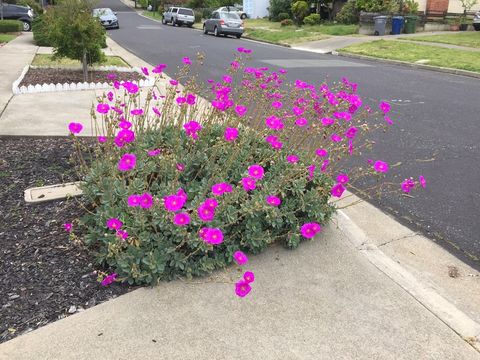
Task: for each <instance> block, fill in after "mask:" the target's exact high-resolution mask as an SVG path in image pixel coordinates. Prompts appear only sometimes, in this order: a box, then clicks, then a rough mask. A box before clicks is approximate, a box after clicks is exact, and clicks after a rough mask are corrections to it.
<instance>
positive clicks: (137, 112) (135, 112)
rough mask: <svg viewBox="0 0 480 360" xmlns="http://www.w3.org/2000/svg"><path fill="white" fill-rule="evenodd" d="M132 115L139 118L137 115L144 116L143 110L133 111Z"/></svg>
mask: <svg viewBox="0 0 480 360" xmlns="http://www.w3.org/2000/svg"><path fill="white" fill-rule="evenodd" d="M130 114H132V115H134V116H137V115H143V109H133V110H132V111H130Z"/></svg>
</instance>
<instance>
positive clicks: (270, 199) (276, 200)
mask: <svg viewBox="0 0 480 360" xmlns="http://www.w3.org/2000/svg"><path fill="white" fill-rule="evenodd" d="M265 200H266V202H267V204H269V205H272V206H279V205H280V204H281V203H282V200H280V198H278V197H276V196H273V195H269V196H267V197H266V199H265Z"/></svg>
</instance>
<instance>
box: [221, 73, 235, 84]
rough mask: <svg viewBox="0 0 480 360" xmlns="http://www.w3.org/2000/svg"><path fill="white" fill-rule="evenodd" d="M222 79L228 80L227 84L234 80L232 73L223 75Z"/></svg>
mask: <svg viewBox="0 0 480 360" xmlns="http://www.w3.org/2000/svg"><path fill="white" fill-rule="evenodd" d="M222 80H223V81H224V82H226V83H227V84H230V83H231V82H232V80H233V79H232V77H231V76H230V75H223V76H222Z"/></svg>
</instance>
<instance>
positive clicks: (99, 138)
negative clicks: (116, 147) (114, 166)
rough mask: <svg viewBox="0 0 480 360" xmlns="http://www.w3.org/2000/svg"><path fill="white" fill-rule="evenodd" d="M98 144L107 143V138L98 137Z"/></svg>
mask: <svg viewBox="0 0 480 360" xmlns="http://www.w3.org/2000/svg"><path fill="white" fill-rule="evenodd" d="M98 142H99V143H101V144H103V143H106V142H107V137H106V136H99V137H98Z"/></svg>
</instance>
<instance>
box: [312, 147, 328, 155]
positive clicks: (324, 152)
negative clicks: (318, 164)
mask: <svg viewBox="0 0 480 360" xmlns="http://www.w3.org/2000/svg"><path fill="white" fill-rule="evenodd" d="M315 154H317V156H320V157H327V156H328V151H327V150H326V149H317V150H315Z"/></svg>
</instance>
